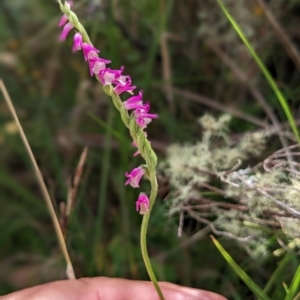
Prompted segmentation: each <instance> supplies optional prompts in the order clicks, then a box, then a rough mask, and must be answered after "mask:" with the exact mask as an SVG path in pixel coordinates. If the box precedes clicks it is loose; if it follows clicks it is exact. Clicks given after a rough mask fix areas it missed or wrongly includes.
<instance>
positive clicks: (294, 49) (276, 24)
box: [256, 0, 300, 70]
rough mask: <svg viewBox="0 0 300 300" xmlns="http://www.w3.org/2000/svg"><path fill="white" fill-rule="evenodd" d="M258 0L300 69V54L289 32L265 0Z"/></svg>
mask: <svg viewBox="0 0 300 300" xmlns="http://www.w3.org/2000/svg"><path fill="white" fill-rule="evenodd" d="M256 2H257V3H258V4H259V5H260V6H261V7H262V9H263V10H264V12H265V15H266V17H267V19H268V20H269V22H270V24H271V26H272V27H273V29H274V31H275V32H276V34H277V36H278V39H279V40H280V42H281V44H282V46H283V47H284V48H285V50H286V52H287V53H288V54H289V56H290V58H291V59H292V61H293V62H294V64H295V65H296V67H297V69H298V70H300V54H299V51H298V49H297V47H296V45H295V44H294V43H293V41H292V40H291V39H290V38H289V36H288V34H287V33H286V32H285V31H284V29H283V28H282V27H281V25H280V24H279V22H278V21H277V19H276V18H275V16H274V15H273V13H272V12H271V10H270V9H269V8H268V6H267V4H266V3H265V2H264V0H256Z"/></svg>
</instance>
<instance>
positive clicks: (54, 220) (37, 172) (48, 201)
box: [0, 79, 75, 279]
mask: <svg viewBox="0 0 300 300" xmlns="http://www.w3.org/2000/svg"><path fill="white" fill-rule="evenodd" d="M0 90H1V91H2V94H3V97H4V100H5V101H6V103H7V106H8V108H9V110H10V112H11V114H12V116H13V118H14V120H15V122H16V124H17V127H18V130H19V132H20V135H21V139H22V141H23V143H24V146H25V148H26V151H27V153H28V155H29V157H30V160H31V163H32V166H33V169H34V172H35V175H36V179H37V182H38V184H39V187H40V189H41V192H42V195H43V197H44V200H45V202H46V205H47V208H48V210H49V213H50V217H51V220H52V223H53V226H54V230H55V233H56V236H57V239H58V242H59V245H60V247H61V250H62V252H63V255H64V258H65V260H66V263H67V268H66V273H67V276H68V278H69V279H74V278H75V273H74V270H73V266H72V262H71V260H70V256H69V253H68V250H67V245H66V242H65V239H64V236H63V233H62V231H61V228H60V225H59V222H58V219H57V217H56V213H55V210H54V208H53V205H52V201H51V198H50V195H49V193H48V190H47V188H46V185H45V182H44V180H43V176H42V174H41V171H40V169H39V167H38V165H37V162H36V160H35V158H34V155H33V153H32V150H31V148H30V145H29V143H28V140H27V138H26V135H25V133H24V131H23V128H22V125H21V123H20V121H19V118H18V116H17V113H16V111H15V108H14V106H13V104H12V101H11V99H10V96H9V94H8V92H7V90H6V88H5V85H4V83H3V81H2V80H1V79H0Z"/></svg>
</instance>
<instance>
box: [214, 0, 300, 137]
mask: <svg viewBox="0 0 300 300" xmlns="http://www.w3.org/2000/svg"><path fill="white" fill-rule="evenodd" d="M217 1H218V3H219V5H220V7H221V8H222V10H223V12H224V14H225V15H226V17H227V19H228V20H229V21H230V23H231V25H232V26H233V28H234V29H235V31H236V32H237V33H238V35H239V36H240V38H241V39H242V41H243V42H244V44H245V45H246V47H247V49H248V51H249V52H250V54H251V55H252V57H253V58H254V60H255V61H256V63H257V65H258V66H259V68H260V70H261V71H262V73H263V74H264V76H265V78H266V79H267V81H268V83H269V85H270V86H271V88H272V89H273V91H274V93H275V95H276V97H277V98H278V100H279V102H280V104H281V106H282V108H283V110H284V112H285V114H286V117H287V119H288V121H289V123H290V126H291V128H292V130H293V132H294V135H295V137H296V138H297V141H298V142H300V135H299V131H298V128H297V125H296V122H295V119H294V117H293V115H292V112H291V110H290V107H289V105H288V103H287V101H286V99H285V97H284V95H283V94H282V93H281V91H280V90H279V88H278V86H277V84H276V82H275V80H274V79H273V77H272V76H271V74H270V72H269V71H268V70H267V68H266V67H265V65H264V63H263V62H262V61H261V59H260V58H259V56H258V55H257V54H256V52H255V50H254V48H253V47H252V46H251V44H250V42H249V41H248V40H247V38H246V36H245V35H244V33H243V31H242V29H241V28H240V26H239V25H238V24H237V22H236V21H235V20H234V19H233V17H232V16H231V15H230V14H229V12H228V10H227V8H226V7H225V6H224V5H223V3H222V1H221V0H217Z"/></svg>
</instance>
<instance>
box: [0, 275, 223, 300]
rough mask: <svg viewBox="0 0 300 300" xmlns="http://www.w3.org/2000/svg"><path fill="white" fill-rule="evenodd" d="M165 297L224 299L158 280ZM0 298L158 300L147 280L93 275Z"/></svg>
mask: <svg viewBox="0 0 300 300" xmlns="http://www.w3.org/2000/svg"><path fill="white" fill-rule="evenodd" d="M159 285H160V287H161V289H162V292H163V294H164V296H165V300H196V299H197V300H226V298H224V297H223V296H220V295H217V294H215V293H212V292H208V291H203V290H198V289H193V288H187V287H183V286H179V285H176V284H172V283H168V282H160V283H159ZM0 299H1V300H29V299H30V300H52V299H55V300H159V298H158V295H157V293H156V291H155V289H154V287H153V285H152V283H151V282H147V281H133V280H126V279H117V278H107V277H96V278H81V279H77V280H61V281H56V282H51V283H46V284H43V285H39V286H34V287H31V288H28V289H25V290H21V291H18V292H15V293H12V294H9V295H6V296H3V297H0Z"/></svg>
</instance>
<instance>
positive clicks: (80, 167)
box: [66, 147, 88, 217]
mask: <svg viewBox="0 0 300 300" xmlns="http://www.w3.org/2000/svg"><path fill="white" fill-rule="evenodd" d="M87 155H88V148H87V147H85V148H84V149H83V151H82V153H81V155H80V159H79V162H78V165H77V168H76V170H75V175H74V181H73V187H72V188H71V189H70V191H69V196H68V201H67V209H66V214H67V217H69V216H70V213H71V209H72V207H73V206H74V204H75V200H76V197H77V192H78V187H79V183H80V180H81V176H82V172H83V168H84V164H85V161H86V158H87Z"/></svg>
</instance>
